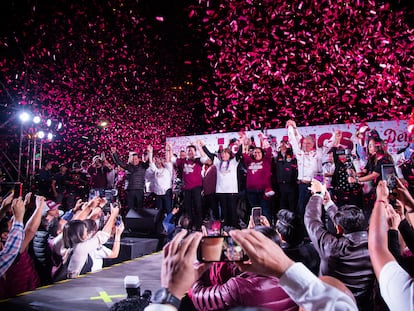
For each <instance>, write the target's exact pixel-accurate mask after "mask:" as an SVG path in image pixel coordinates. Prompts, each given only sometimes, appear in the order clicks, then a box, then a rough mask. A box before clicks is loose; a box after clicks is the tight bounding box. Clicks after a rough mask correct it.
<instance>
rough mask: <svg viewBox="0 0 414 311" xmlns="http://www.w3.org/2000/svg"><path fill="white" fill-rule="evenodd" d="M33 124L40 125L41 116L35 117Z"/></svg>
mask: <svg viewBox="0 0 414 311" xmlns="http://www.w3.org/2000/svg"><path fill="white" fill-rule="evenodd" d="M33 123H34V124H39V123H40V117H39V116H35V117H34V118H33Z"/></svg>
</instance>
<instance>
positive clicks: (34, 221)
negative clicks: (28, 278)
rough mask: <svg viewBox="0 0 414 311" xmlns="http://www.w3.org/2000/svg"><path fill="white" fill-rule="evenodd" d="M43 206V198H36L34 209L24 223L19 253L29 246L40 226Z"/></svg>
mask: <svg viewBox="0 0 414 311" xmlns="http://www.w3.org/2000/svg"><path fill="white" fill-rule="evenodd" d="M44 205H45V197H42V196H36V209H35V210H34V212H33V214H32V216H31V217H30V218H29V220H28V221H27V223H26V226H25V228H24V234H25V236H24V240H23V243H22V247H21V248H20V253H23V252H24V251H25V250H26V248H27V246H29V243H30V241H32V239H33V238H34V236H35V234H36V231H37V229H38V228H39V226H40V221H41V219H42V211H43V206H44Z"/></svg>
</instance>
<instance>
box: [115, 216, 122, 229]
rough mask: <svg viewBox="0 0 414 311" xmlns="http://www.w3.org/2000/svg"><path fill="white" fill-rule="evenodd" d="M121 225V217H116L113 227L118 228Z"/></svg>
mask: <svg viewBox="0 0 414 311" xmlns="http://www.w3.org/2000/svg"><path fill="white" fill-rule="evenodd" d="M121 223H122V217H121V215H118V216H116V221H115V226H117V227H119V226H120V225H121Z"/></svg>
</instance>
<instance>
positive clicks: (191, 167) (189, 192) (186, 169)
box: [175, 142, 206, 230]
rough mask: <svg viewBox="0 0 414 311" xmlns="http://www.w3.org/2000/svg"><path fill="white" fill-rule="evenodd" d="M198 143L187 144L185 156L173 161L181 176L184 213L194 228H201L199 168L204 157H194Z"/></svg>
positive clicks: (201, 183) (198, 146) (201, 180)
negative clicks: (195, 144)
mask: <svg viewBox="0 0 414 311" xmlns="http://www.w3.org/2000/svg"><path fill="white" fill-rule="evenodd" d="M200 148H201V147H200V143H199V142H198V143H197V147H196V146H194V145H189V146H187V157H186V158H179V159H176V161H175V163H176V166H177V169H178V171H179V173H180V174H181V176H182V177H183V183H184V185H183V195H184V202H183V207H184V213H186V214H188V215H189V216H190V219H191V226H192V227H195V229H196V230H200V229H201V223H202V218H203V216H202V208H201V189H202V185H203V179H202V176H201V169H202V166H203V163H204V162H205V161H206V158H196V152H197V149H200Z"/></svg>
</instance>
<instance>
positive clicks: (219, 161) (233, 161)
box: [200, 142, 241, 227]
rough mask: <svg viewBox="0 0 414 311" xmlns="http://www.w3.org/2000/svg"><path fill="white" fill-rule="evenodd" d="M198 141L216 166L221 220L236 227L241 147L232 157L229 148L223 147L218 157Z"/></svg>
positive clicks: (237, 220) (237, 221) (237, 224)
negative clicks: (238, 168) (238, 169)
mask: <svg viewBox="0 0 414 311" xmlns="http://www.w3.org/2000/svg"><path fill="white" fill-rule="evenodd" d="M200 143H201V145H202V150H203V152H205V153H206V154H207V156H208V157H209V158H210V159H211V160H212V161H213V165H214V166H215V167H216V171H217V181H216V197H217V201H218V203H219V204H220V209H221V220H223V224H224V225H225V226H231V227H238V226H239V218H238V216H237V199H238V192H239V191H238V179H237V167H238V165H239V161H240V155H241V149H240V148H239V152H238V153H237V154H236V156H234V157H233V154H232V152H231V150H230V149H229V148H224V149H223V150H222V151H221V153H220V158H218V157H217V156H216V155H215V154H212V153H211V152H210V151H209V150H208V149H207V147H206V146H205V145H204V143H203V142H200ZM216 214H217V213H216Z"/></svg>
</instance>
